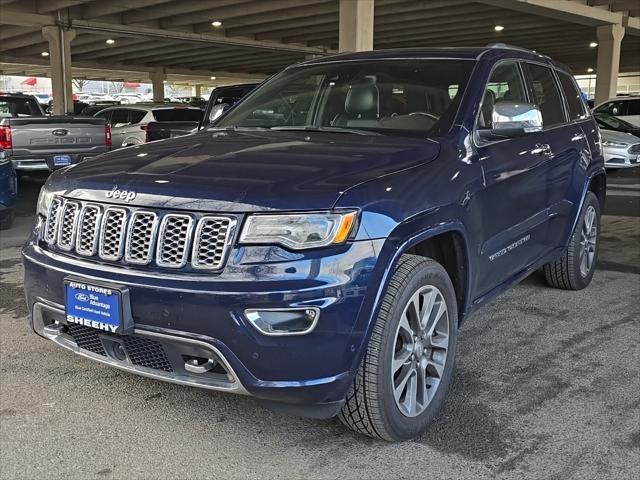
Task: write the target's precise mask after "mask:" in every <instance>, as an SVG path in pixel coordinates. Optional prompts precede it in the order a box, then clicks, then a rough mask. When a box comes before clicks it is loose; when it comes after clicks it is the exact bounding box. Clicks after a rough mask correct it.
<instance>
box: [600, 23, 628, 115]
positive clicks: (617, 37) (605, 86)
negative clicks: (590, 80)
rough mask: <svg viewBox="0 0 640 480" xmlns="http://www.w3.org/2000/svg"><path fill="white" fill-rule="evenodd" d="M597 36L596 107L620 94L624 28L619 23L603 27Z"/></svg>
mask: <svg viewBox="0 0 640 480" xmlns="http://www.w3.org/2000/svg"><path fill="white" fill-rule="evenodd" d="M597 34H598V63H597V67H596V96H595V97H596V98H595V103H596V105H597V104H599V103H602V102H604V101H606V100H608V99H609V98H613V97H615V96H616V94H617V93H618V73H619V72H620V45H621V43H622V38H623V37H624V27H623V26H622V25H620V24H619V23H614V24H610V25H602V26H600V27H598V28H597Z"/></svg>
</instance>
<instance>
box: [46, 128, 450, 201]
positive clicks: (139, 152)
mask: <svg viewBox="0 0 640 480" xmlns="http://www.w3.org/2000/svg"><path fill="white" fill-rule="evenodd" d="M438 151H439V144H438V143H437V142H434V141H432V140H426V139H412V138H401V137H389V136H382V135H354V134H347V133H319V132H276V131H244V132H242V131H211V130H209V131H204V132H201V133H198V134H195V135H189V136H185V137H180V138H176V139H172V140H165V141H160V142H153V143H149V144H146V145H141V146H135V147H129V148H124V149H121V150H117V151H114V152H111V153H108V154H105V155H101V156H100V157H97V158H95V159H93V160H90V161H86V162H83V163H81V164H78V165H75V166H73V167H71V168H68V169H65V170H61V171H59V172H57V173H56V174H54V175H53V176H52V178H51V180H50V184H49V187H50V188H51V189H52V190H56V191H59V192H60V193H62V194H65V195H68V196H70V197H74V198H79V199H84V200H93V201H100V202H104V201H108V202H109V203H125V202H126V204H128V205H133V206H148V207H157V208H174V209H185V210H200V211H217V212H223V211H225V212H252V211H268V210H316V209H329V208H331V207H332V206H333V205H334V204H335V202H336V201H337V199H338V198H339V196H340V195H341V194H342V193H343V192H344V191H346V190H347V189H349V188H351V187H353V186H355V185H358V184H360V183H363V182H367V181H371V180H374V179H376V178H379V177H381V176H384V175H387V174H390V173H393V172H395V171H398V170H402V169H405V168H408V167H411V166H415V165H418V164H420V163H424V162H427V161H429V160H431V159H433V158H435V157H436V156H437V154H438ZM114 188H117V189H118V190H121V191H122V190H126V191H128V192H135V198H132V197H133V195H128V196H126V195H123V197H125V199H120V198H114V197H115V196H113V195H111V196H110V197H111V198H110V197H107V196H106V193H107V192H109V191H112V190H113V189H114Z"/></svg>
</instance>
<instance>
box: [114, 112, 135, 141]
mask: <svg viewBox="0 0 640 480" xmlns="http://www.w3.org/2000/svg"><path fill="white" fill-rule="evenodd" d="M129 125H131V114H130V111H129V109H128V108H116V109H114V110H112V112H111V143H112V145H113V148H120V147H121V146H122V143H123V141H124V138H125V134H126V129H127V127H128V126H129Z"/></svg>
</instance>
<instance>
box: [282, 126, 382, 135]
mask: <svg viewBox="0 0 640 480" xmlns="http://www.w3.org/2000/svg"><path fill="white" fill-rule="evenodd" d="M271 130H278V131H281V132H286V131H300V132H324V133H351V134H354V135H382V134H381V133H378V132H373V131H371V130H360V129H358V128H343V127H316V126H314V125H292V126H281V127H271Z"/></svg>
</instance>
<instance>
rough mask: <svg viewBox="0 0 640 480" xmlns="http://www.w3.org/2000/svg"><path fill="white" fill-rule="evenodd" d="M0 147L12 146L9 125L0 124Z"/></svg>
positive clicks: (7, 147) (7, 148)
mask: <svg viewBox="0 0 640 480" xmlns="http://www.w3.org/2000/svg"><path fill="white" fill-rule="evenodd" d="M0 148H1V149H3V150H10V149H12V148H13V141H12V140H11V127H9V126H4V125H3V126H0Z"/></svg>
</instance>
